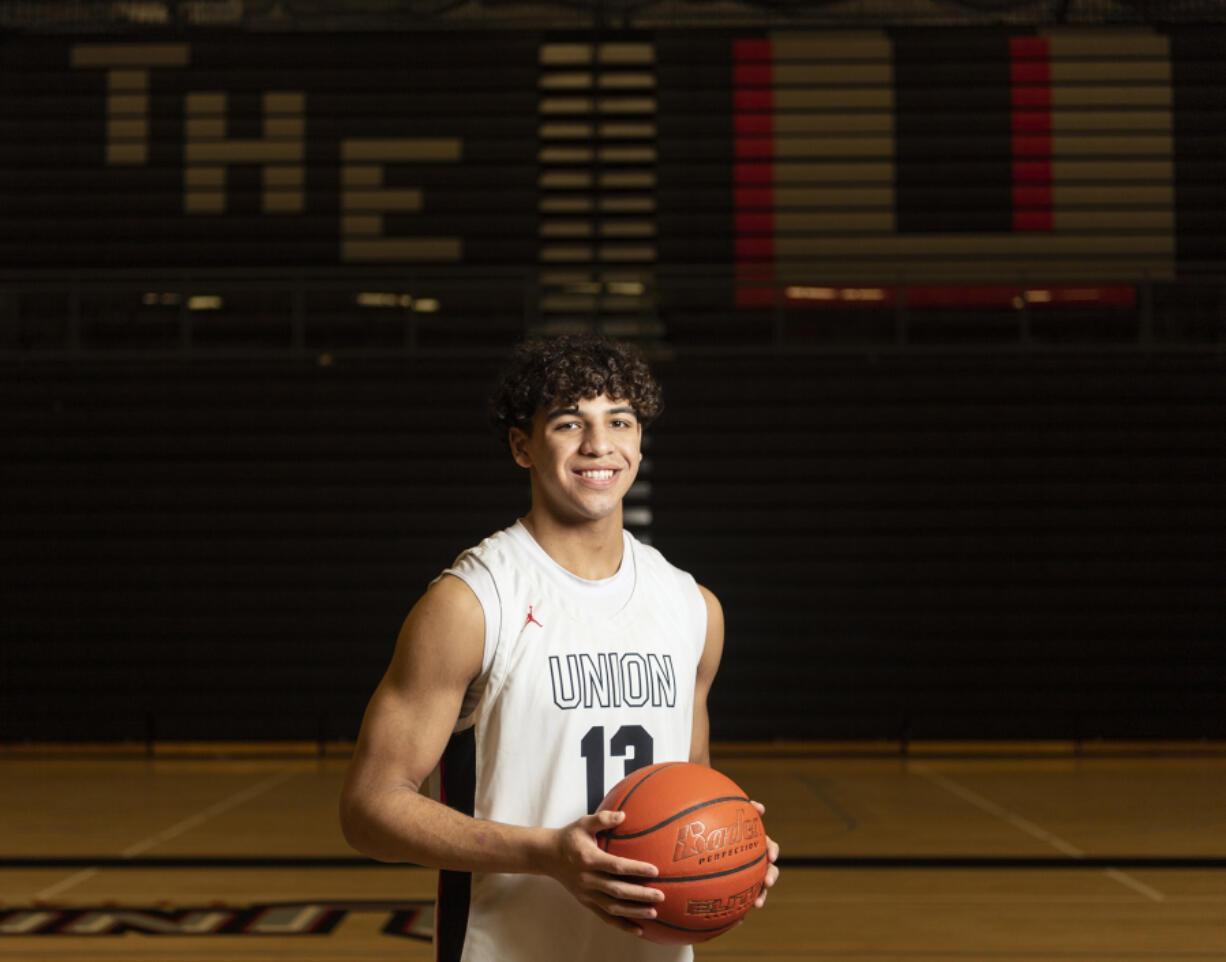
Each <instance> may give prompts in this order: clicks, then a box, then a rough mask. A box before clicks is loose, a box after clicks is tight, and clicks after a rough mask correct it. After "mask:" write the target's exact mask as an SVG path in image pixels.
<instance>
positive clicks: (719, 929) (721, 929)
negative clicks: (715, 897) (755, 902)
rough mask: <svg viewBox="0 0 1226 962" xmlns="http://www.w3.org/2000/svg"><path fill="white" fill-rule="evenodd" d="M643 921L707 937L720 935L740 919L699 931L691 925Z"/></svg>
mask: <svg viewBox="0 0 1226 962" xmlns="http://www.w3.org/2000/svg"><path fill="white" fill-rule="evenodd" d="M644 921H646V922H650V923H651V924H652V925H659V926H661V927H662V928H666V929H673V930H674V931H676V932H703V933H705V934H709V935H719V934H720V933H722V932H725V931H727V930H728V929H730V928H732V927H733V926H734V925H736V924H737V922H739V921H740V919H733V920H732V921H731V922H723V923H721V924H719V925H717V926H716V927H715V928H713V929H700V928H695V927H694V926H692V925H676V924H674V923H672V922H661V921H660V920H659V919H645V920H644Z"/></svg>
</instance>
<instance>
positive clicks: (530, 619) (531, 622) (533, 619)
mask: <svg viewBox="0 0 1226 962" xmlns="http://www.w3.org/2000/svg"><path fill="white" fill-rule="evenodd" d="M529 625H536V626H537V627H538V628H544V627H545V626H544V625H542V624H541V623H540V622H539V621H537V620H536V616H535V615H534V614H532V605H528V620H527V621H525V622H524V627H525V628H527V627H528V626H529Z"/></svg>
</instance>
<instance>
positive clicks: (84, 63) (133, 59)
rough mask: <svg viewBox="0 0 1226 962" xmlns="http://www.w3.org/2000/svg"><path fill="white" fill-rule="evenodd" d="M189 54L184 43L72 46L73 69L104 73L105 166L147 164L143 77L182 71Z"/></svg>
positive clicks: (146, 94) (145, 80) (146, 86)
mask: <svg viewBox="0 0 1226 962" xmlns="http://www.w3.org/2000/svg"><path fill="white" fill-rule="evenodd" d="M190 51H191V48H190V47H189V46H188V45H187V44H185V43H134V44H107V43H78V44H74V45H73V47H72V53H71V61H72V65H73V67H76V68H79V69H89V68H102V69H104V70H105V71H106V163H107V166H110V167H118V166H142V165H144V164H147V163H149V71H150V69H151V68H153V67H186V66H187V65H188V62H189V60H190Z"/></svg>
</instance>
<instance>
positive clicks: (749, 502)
mask: <svg viewBox="0 0 1226 962" xmlns="http://www.w3.org/2000/svg"><path fill="white" fill-rule="evenodd" d="M658 367H659V373H660V375H661V377H662V380H663V381H664V383H665V385H666V388H667V401H668V406H667V409H666V412H665V415H664V416H663V417H662V418H661V420H660V421H659V422H658V423H657V424H656V425H655V426H654V427H653V429H652V431H651V437H650V445H649V459H650V475H649V477H650V492H649V497H648V506H649V507H650V510H651V513H652V519H653V520H652V524H651V526H650V529H649V530H650V535H651V537H652V538H653V540H654V543H655V544H656V545H657V546H658V547H660V548H661V549H662V550H663V551H664V552H665V553H666V555H667V556H669V557H670V558H672V559H673V560H674V561H675V562H676V563H678V564H680V565H682V566H684V567H686V568H688V569H690V570H692V571H693V572H694V573H695V575H696V576H697V578H698V579H699V581H700V582H702V583H704V584H706V585H707V586H708V587H710V588H711V589H712V590H713V591H715V592H716V593H717V594H718V595H719V596H720V598H721V600H722V601H723V604H724V607H725V610H726V615H727V621H728V642H727V647H726V651H725V659H724V665H723V668H722V670H721V673H720V678H719V681H718V683H717V685H716V689H715V693H714V695H713V724H714V729H713V730H714V732H715V733H716V735H717V737H720V738H764V739H770V738H792V737H795V738H840V737H845V738H900V737H915V738H942V737H961V738H968V737H1001V738H1013V737H1025V738H1057V737H1060V738H1072V737H1081V738H1094V737H1172V738H1174V737H1179V738H1198V737H1207V736H1215V737H1222V736H1223V735H1226V732H1224V731H1223V717H1226V716H1223V714H1222V712H1221V711H1220V708H1221V704H1220V697H1221V696H1220V692H1221V691H1222V685H1223V682H1224V681H1226V657H1224V656H1223V650H1224V648H1223V645H1222V643H1221V642H1222V635H1223V631H1224V630H1226V601H1224V599H1226V590H1223V589H1226V583H1224V582H1226V574H1224V573H1223V569H1222V567H1221V564H1220V551H1221V545H1222V544H1223V542H1224V538H1226V493H1224V491H1223V487H1222V485H1221V483H1220V478H1221V475H1222V471H1223V468H1224V467H1226V463H1224V461H1226V449H1224V447H1223V441H1224V440H1226V438H1224V434H1223V429H1222V424H1223V423H1226V387H1224V385H1226V378H1223V377H1222V374H1223V371H1222V362H1221V360H1220V359H1218V358H1212V357H1201V358H1197V357H1195V356H1192V355H1155V356H1148V357H1147V356H1133V357H1129V358H1119V357H1114V358H1112V357H1095V356H1077V357H1065V358H1060V357H1051V356H1048V357H1043V356H1035V357H1031V358H1025V357H1019V356H995V357H993V356H975V357H972V358H967V357H962V358H958V359H948V358H946V359H941V358H934V357H925V356H918V357H914V356H907V355H897V356H892V357H876V358H874V357H862V356H855V355H849V356H843V357H824V358H823V357H820V356H808V357H793V358H790V359H789V358H783V357H774V358H757V359H755V358H751V357H740V358H738V357H723V358H707V359H702V358H697V357H690V358H677V359H673V360H660V361H659V362H658ZM488 368H489V365H488V364H484V365H483V364H481V363H476V364H474V362H472V361H471V360H466V361H463V362H460V361H456V360H452V361H445V360H439V359H436V360H433V361H429V362H427V361H398V362H377V361H364V362H353V363H351V364H349V363H338V364H337V365H335V366H333V367H330V368H327V367H319V366H318V365H317V364H316V363H314V362H311V363H305V362H303V363H285V362H279V363H271V362H263V363H259V364H255V363H248V364H234V363H233V362H226V363H225V364H219V363H205V362H196V363H189V364H174V365H168V366H166V367H164V368H163V369H162V370H160V371H153V370H150V369H149V368H148V367H144V366H142V367H131V366H126V365H121V364H116V363H114V362H108V363H106V364H99V365H89V364H83V365H78V366H73V367H59V368H45V367H36V368H28V369H22V370H9V371H8V372H6V373H7V374H8V375H9V376H6V378H5V379H4V382H3V383H4V388H3V397H4V406H3V421H4V427H5V432H6V434H7V435H8V436H9V437H11V438H12V439H13V440H12V441H11V442H10V444H11V448H12V451H13V452H14V454H15V455H16V457H15V458H14V459H13V460H12V463H11V464H10V466H8V467H7V469H6V471H5V472H4V475H3V481H4V487H3V497H4V499H5V504H6V508H7V510H6V513H5V520H4V539H3V541H4V545H5V554H4V561H3V564H4V570H3V577H4V585H5V591H6V598H5V605H4V612H5V613H4V618H5V635H6V637H7V638H8V639H9V642H8V643H6V645H5V646H4V649H3V655H2V656H0V657H3V659H4V662H5V676H6V683H5V690H6V695H5V701H4V706H3V735H4V737H5V738H9V739H13V738H19V739H20V738H34V739H44V740H45V739H66V740H74V739H75V740H80V739H83V738H85V739H89V738H93V739H119V740H132V739H135V740H142V739H145V738H147V737H153V738H157V739H166V740H181V739H200V738H227V737H232V738H245V739H278V738H282V739H283V738H293V739H315V738H321V739H333V738H339V739H342V740H343V739H345V738H349V737H352V736H353V735H354V734H355V733H356V728H357V721H358V718H359V715H360V711H361V707H362V705H363V704H364V701H365V699H366V697H367V696H368V695H369V693H370V691H371V689H372V687H373V685H374V684H375V682H376V681H377V679H378V677H379V675H380V674H381V672H382V670H383V668H384V666H385V664H386V661H387V658H388V657H389V655H390V652H391V645H392V642H393V639H394V636H395V633H396V629H397V627H398V625H399V622H400V620H401V618H402V617H403V616H404V614H405V613H406V612H407V609H408V607H409V606H410V605H411V604H412V602H413V601H414V600H415V598H416V597H417V596H418V594H419V593H420V592H421V590H423V589H424V586H425V585H426V583H427V582H428V581H429V579H430V578H432V577H433V576H434V575H435V574H436V573H437V572H438V571H439V570H440V569H441V567H443V566H444V565H445V564H446V563H447V562H448V561H450V560H451V558H452V557H453V556H454V555H455V554H456V553H457V552H458V551H459V550H461V549H462V548H464V547H466V546H467V545H468V544H470V543H473V542H475V541H476V540H477V539H479V538H480V537H482V536H483V535H485V534H487V533H489V532H490V531H492V530H494V529H495V528H497V527H499V526H501V525H503V524H505V523H508V522H509V521H510V520H511V519H513V518H514V517H515V516H516V515H517V514H518V513H519V512H521V511H522V510H523V509H524V508H525V506H526V490H525V489H524V487H523V478H522V477H521V476H520V475H519V473H518V470H517V469H515V468H514V467H512V466H511V465H510V464H509V461H508V459H507V458H506V457H505V455H504V454H503V453H502V452H501V451H500V449H499V448H498V446H497V445H496V443H495V442H494V441H493V440H492V439H490V438H488V437H486V436H485V434H484V423H483V420H482V409H481V408H482V405H481V399H482V397H483V396H484V390H485V388H486V386H487V375H488Z"/></svg>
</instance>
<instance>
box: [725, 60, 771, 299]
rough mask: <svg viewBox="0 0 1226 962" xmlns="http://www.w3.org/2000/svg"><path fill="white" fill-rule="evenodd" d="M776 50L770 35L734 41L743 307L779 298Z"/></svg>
mask: <svg viewBox="0 0 1226 962" xmlns="http://www.w3.org/2000/svg"><path fill="white" fill-rule="evenodd" d="M773 55H774V51H773V50H772V45H771V42H770V40H769V39H761V38H758V39H742V40H734V41H733V42H732V60H733V63H732V83H733V111H734V114H733V157H734V163H733V168H732V179H733V195H732V196H733V209H734V211H735V214H734V218H733V228H734V233H735V238H736V239H735V244H734V249H735V255H734V256H735V258H736V280H737V285H736V288H737V289H736V303H737V306H738V307H744V308H764V307H771V306H772V305H773V304H774V302H775V291H774V282H775V191H774V181H775V165H774V156H775V127H774V106H775V105H774V96H773V90H772V85H773V83H774V69H773V67H772V63H771V58H772V57H773Z"/></svg>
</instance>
